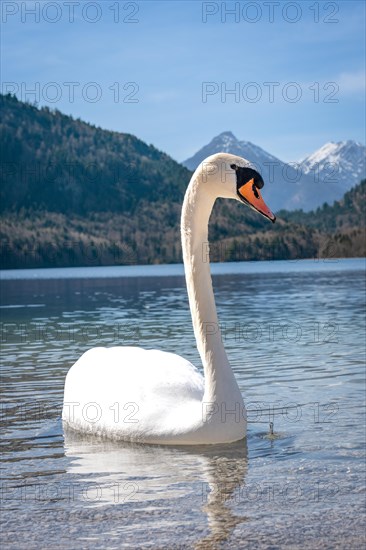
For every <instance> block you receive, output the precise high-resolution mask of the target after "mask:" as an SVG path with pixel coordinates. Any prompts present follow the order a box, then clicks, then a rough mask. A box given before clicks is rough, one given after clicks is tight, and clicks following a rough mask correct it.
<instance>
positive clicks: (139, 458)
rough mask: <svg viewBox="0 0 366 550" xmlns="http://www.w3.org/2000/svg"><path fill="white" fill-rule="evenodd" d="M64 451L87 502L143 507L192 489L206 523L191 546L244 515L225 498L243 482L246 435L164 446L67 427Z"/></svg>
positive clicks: (208, 544) (215, 538)
mask: <svg viewBox="0 0 366 550" xmlns="http://www.w3.org/2000/svg"><path fill="white" fill-rule="evenodd" d="M65 453H66V456H67V457H68V458H70V459H71V460H70V464H69V473H70V474H72V475H73V477H76V478H77V479H76V483H79V484H80V485H83V484H85V485H86V486H87V487H88V490H87V493H84V494H85V496H86V498H85V499H84V500H85V501H86V502H88V503H89V504H90V505H92V506H100V505H112V504H121V503H126V504H127V503H129V504H131V503H139V504H141V503H142V504H144V505H145V506H144V510H145V511H146V512H148V511H149V508H151V509H152V508H153V506H154V504H153V501H154V502H155V503H156V501H161V500H164V501H166V502H167V501H171V502H172V501H174V500H177V499H180V498H181V497H186V496H189V497H190V499H192V495H193V498H194V500H195V503H196V504H197V507H198V508H200V509H201V511H202V513H203V514H205V515H206V517H207V522H208V527H209V534H208V535H207V536H206V537H205V538H203V539H201V540H199V541H198V542H197V543H196V545H195V548H197V549H203V548H215V547H216V546H217V545H218V544H220V543H222V542H224V541H226V540H227V539H228V538H229V536H230V534H231V533H232V532H233V530H234V528H235V527H236V525H238V524H239V523H241V522H243V521H245V520H246V518H245V517H242V516H237V515H235V514H234V513H233V512H232V508H233V507H234V505H233V503H231V504H230V500H232V499H234V498H235V496H236V495H237V494H238V493H239V492H240V490H241V488H242V487H243V486H244V484H245V476H246V472H247V466H248V458H247V445H246V440H242V441H239V442H236V443H232V444H230V445H202V446H189V447H188V446H184V447H183V446H182V447H170V446H169V447H168V446H158V445H138V444H136V445H135V444H131V443H122V442H119V443H115V442H112V441H107V440H102V439H96V438H95V437H90V436H84V435H80V434H76V433H75V432H71V431H69V430H67V431H65ZM167 504H168V502H167ZM165 520H168V521H169V517H167V518H165Z"/></svg>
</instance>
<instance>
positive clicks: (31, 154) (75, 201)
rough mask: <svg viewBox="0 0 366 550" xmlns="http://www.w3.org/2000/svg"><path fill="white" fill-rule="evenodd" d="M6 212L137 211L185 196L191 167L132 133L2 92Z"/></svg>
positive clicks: (3, 199) (3, 202)
mask: <svg viewBox="0 0 366 550" xmlns="http://www.w3.org/2000/svg"><path fill="white" fill-rule="evenodd" d="M0 106H1V110H2V119H1V122H0V134H1V157H2V170H1V172H2V173H1V176H2V185H1V194H0V199H1V203H0V204H1V211H19V210H20V209H22V208H28V209H29V208H32V209H43V210H47V211H52V212H60V213H74V214H78V215H86V214H88V213H90V212H102V211H103V212H104V211H110V212H132V211H134V209H135V208H136V207H137V205H138V204H140V202H141V199H143V200H146V201H148V202H149V203H156V202H157V201H160V199H161V197H162V196H164V197H165V199H166V200H172V201H173V200H178V201H179V200H181V199H182V197H183V195H184V191H185V188H186V186H187V183H188V182H189V179H190V176H191V174H190V172H189V171H188V170H187V169H186V168H184V167H183V166H182V165H181V164H178V163H177V162H175V161H174V160H173V159H172V158H171V157H169V156H168V155H166V154H165V153H162V152H161V151H158V150H157V149H156V148H155V147H153V146H152V145H147V144H146V143H144V142H143V141H141V140H139V139H138V138H137V137H135V136H133V135H130V134H122V133H118V132H110V131H107V130H102V129H101V128H97V127H95V126H92V125H90V124H87V123H85V122H83V121H81V120H79V119H78V120H74V119H73V118H72V117H70V116H65V115H63V114H62V113H60V112H59V111H57V110H55V111H53V110H50V109H48V108H47V107H43V108H42V109H38V108H37V107H36V106H34V105H30V104H28V103H23V102H21V101H18V100H17V99H16V98H15V97H13V96H11V95H10V94H9V95H6V96H4V95H2V96H0Z"/></svg>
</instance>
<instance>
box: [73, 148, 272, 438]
mask: <svg viewBox="0 0 366 550" xmlns="http://www.w3.org/2000/svg"><path fill="white" fill-rule="evenodd" d="M263 185H264V182H263V179H262V177H261V175H260V174H259V173H258V172H257V171H256V170H254V169H253V168H252V167H251V166H250V163H249V161H247V160H246V159H244V158H241V157H239V156H236V155H231V154H227V153H217V154H215V155H212V156H210V157H207V158H206V159H205V160H204V161H203V162H202V163H201V164H200V165H199V166H198V168H197V169H196V171H195V172H194V174H193V176H192V178H191V181H190V183H189V185H188V188H187V190H186V193H185V197H184V201H183V207H182V214H181V237H182V249H183V262H184V270H185V278H186V285H187V291H188V298H189V306H190V311H191V316H192V324H193V330H194V335H195V338H196V343H197V349H198V352H199V354H200V357H201V361H202V365H203V370H204V377H203V376H202V375H201V374H200V373H199V371H198V370H197V369H196V368H195V367H194V366H193V365H192V364H191V363H190V362H189V361H187V360H186V359H183V358H182V357H180V356H178V355H176V354H174V353H169V352H163V351H158V350H154V349H153V350H151V349H150V350H145V349H141V348H137V347H129V346H126V347H110V348H104V347H97V348H93V349H90V350H88V351H87V352H85V353H84V354H83V355H82V356H81V357H80V359H78V361H76V363H75V364H74V365H73V366H72V367H71V368H70V370H69V372H68V373H67V376H66V380H65V390H64V403H63V410H62V419H63V423H64V425H65V428H66V429H68V428H71V429H72V430H75V431H78V432H82V433H91V434H95V435H98V436H105V437H108V438H111V439H115V440H124V441H132V442H140V443H151V444H164V445H200V444H222V443H231V442H234V441H239V440H241V439H243V438H244V437H245V436H246V412H245V407H244V402H243V397H242V395H241V392H240V390H239V387H238V384H237V382H236V380H235V377H234V374H233V372H232V370H231V367H230V364H229V361H228V358H227V355H226V352H225V349H224V346H223V343H222V339H221V334H220V330H219V324H218V319H217V313H216V306H215V300H214V294H213V289H212V281H211V275H210V267H209V261H208V258H207V242H208V221H209V217H210V214H211V211H212V208H213V205H214V202H215V200H216V199H217V198H219V197H222V198H228V199H236V200H239V201H241V202H242V203H244V204H246V205H247V206H249V207H251V208H252V209H254V210H256V211H257V212H259V213H260V214H262V215H263V216H265V217H266V218H268V219H269V220H271V221H272V222H274V221H275V219H276V218H275V216H274V214H273V213H272V212H271V210H270V209H269V208H268V207H267V206H266V204H265V202H264V200H263V198H262V196H261V193H260V189H261V188H262V187H263Z"/></svg>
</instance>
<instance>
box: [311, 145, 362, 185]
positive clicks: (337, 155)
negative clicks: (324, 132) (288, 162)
mask: <svg viewBox="0 0 366 550" xmlns="http://www.w3.org/2000/svg"><path fill="white" fill-rule="evenodd" d="M301 166H302V168H303V171H304V173H305V174H313V175H314V177H315V178H317V177H318V178H319V181H320V182H327V181H329V182H332V181H334V182H335V183H337V185H338V187H339V188H340V189H341V190H342V195H343V193H344V192H345V191H348V190H349V189H351V187H353V186H354V185H356V184H357V183H358V182H359V181H360V180H361V179H362V178H363V177H365V172H366V147H365V146H364V145H362V143H359V142H357V141H352V140H349V141H338V142H337V143H334V142H332V141H331V142H329V143H326V144H325V145H323V147H321V148H320V149H318V150H317V151H315V153H313V154H312V155H310V156H308V157H306V159H304V160H303V161H302V163H301Z"/></svg>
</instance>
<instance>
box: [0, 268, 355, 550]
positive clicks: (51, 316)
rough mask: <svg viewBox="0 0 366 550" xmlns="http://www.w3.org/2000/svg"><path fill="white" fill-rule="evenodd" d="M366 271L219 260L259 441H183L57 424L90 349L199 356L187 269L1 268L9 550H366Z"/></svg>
mask: <svg viewBox="0 0 366 550" xmlns="http://www.w3.org/2000/svg"><path fill="white" fill-rule="evenodd" d="M364 269H365V261H364V260H362V259H359V260H334V261H312V260H307V261H297V262H286V261H283V262H253V263H236V264H218V265H215V266H213V272H214V277H213V282H214V288H215V295H216V300H217V307H218V312H219V318H220V322H221V328H222V333H223V338H224V340H225V345H226V348H227V352H228V356H229V358H230V361H231V365H232V368H233V370H234V372H235V375H236V377H237V380H238V383H239V386H240V389H241V391H242V393H243V396H244V399H245V402H246V406H247V408H248V419H249V425H248V437H247V439H246V440H245V441H241V442H238V443H235V444H232V445H226V446H206V447H205V446H203V447H184V448H179V447H164V446H144V445H132V444H117V443H112V442H108V441H106V440H99V439H93V438H92V439H90V438H87V437H81V436H76V435H75V434H71V433H64V432H63V428H62V423H61V420H60V414H61V404H62V397H63V384H64V380H65V375H66V373H67V371H68V369H69V368H70V366H71V365H72V364H73V363H74V362H75V360H76V359H77V358H78V357H79V356H80V355H81V354H82V353H83V352H84V351H86V350H87V349H88V348H90V347H93V346H96V345H106V346H111V345H141V346H143V347H146V348H154V347H158V348H160V349H163V350H166V351H173V352H176V353H178V354H180V355H183V356H184V357H186V358H187V359H189V360H190V361H192V362H193V363H195V364H196V365H199V364H200V362H199V356H198V353H197V351H196V348H195V342H194V337H193V332H192V328H191V321H190V314H189V310H188V300H187V296H186V290H185V283H184V278H183V270H182V266H150V267H112V268H85V269H84V268H71V269H55V270H52V269H44V270H21V271H7V272H2V306H1V313H2V326H1V329H2V332H1V340H2V354H3V362H2V390H1V391H2V409H1V413H2V415H1V424H2V428H3V430H2V433H3V454H2V486H1V488H2V491H1V504H2V508H3V513H2V521H3V527H2V541H3V548H9V549H16V550H19V549H22V548H27V549H29V550H30V549H36V548H37V549H43V548H47V549H48V548H61V549H75V548H78V549H79V548H82V549H89V548H90V549H96V548H103V549H117V548H129V549H138V548H154V549H168V550H170V549H172V550H173V549H185V548H194V549H210V548H215V549H216V548H224V549H233V548H234V549H235V548H253V549H254V548H260V549H262V548H263V549H277V548H291V549H292V548H293V549H294V548H302V549H303V548H306V549H307V548H308V549H316V548H322V549H323V548H327V549H334V548H336V549H337V548H339V549H345V548H347V549H358V548H363V547H364V543H365V538H364V530H365V520H364V518H365V516H364V512H365V510H364V504H365V466H364V442H365V429H364V426H365V417H364V412H365V409H364V406H365V402H364V398H365V336H364V334H365V332H364V331H365V326H364V324H365V323H364V321H365V320H364V299H365V287H364ZM269 422H273V423H274V434H273V435H271V434H270V433H269Z"/></svg>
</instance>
